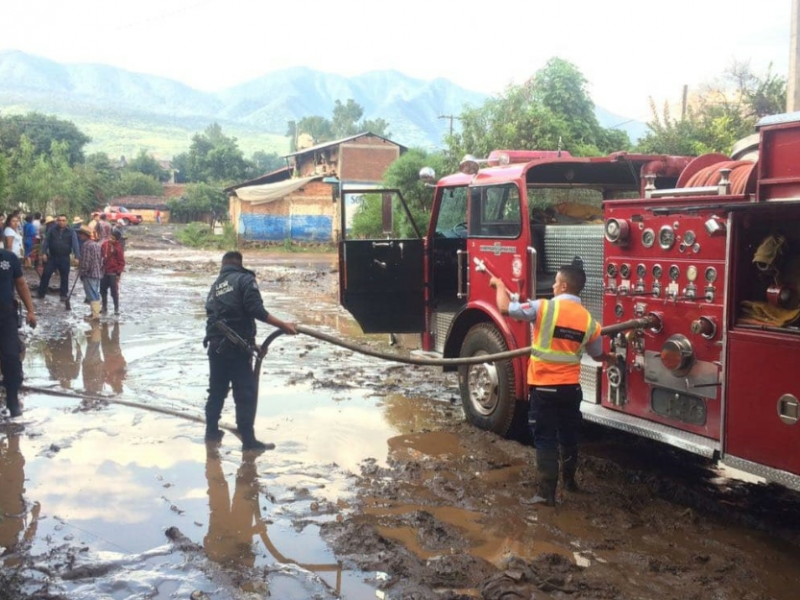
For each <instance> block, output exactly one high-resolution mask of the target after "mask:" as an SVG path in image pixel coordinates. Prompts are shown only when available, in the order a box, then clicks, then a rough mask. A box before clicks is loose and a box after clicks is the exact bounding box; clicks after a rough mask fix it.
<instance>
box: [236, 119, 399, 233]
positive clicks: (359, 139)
mask: <svg viewBox="0 0 800 600" xmlns="http://www.w3.org/2000/svg"><path fill="white" fill-rule="evenodd" d="M405 150H406V148H405V146H401V145H400V144H398V143H396V142H393V141H391V140H389V139H387V138H384V137H382V136H379V135H375V134H373V133H369V132H365V133H359V134H357V135H353V136H350V137H348V138H344V139H341V140H334V141H332V142H326V143H324V144H318V145H316V146H311V147H310V148H305V149H302V150H298V151H297V152H293V153H292V154H289V155H287V156H286V157H285V158H286V159H287V162H288V166H287V167H285V168H283V169H279V170H277V171H273V172H272V173H267V174H265V175H262V176H261V177H258V178H256V179H252V180H250V181H245V182H242V183H240V184H237V185H235V186H232V187H230V188H228V189H227V190H225V191H226V192H227V193H228V194H229V209H230V217H231V222H233V223H234V224H235V226H236V230H237V233H238V234H239V235H240V236H242V237H243V238H245V239H248V240H270V241H282V240H286V239H291V240H297V241H320V242H329V241H336V240H338V239H339V236H340V232H339V218H338V210H339V207H338V204H337V203H336V202H334V197H333V186H332V185H331V184H330V182H331V181H334V182H338V183H339V185H341V186H343V188H344V189H347V187H348V186H351V187H365V186H372V185H378V184H379V183H380V182H381V181H382V180H383V175H384V173H385V172H386V169H387V168H388V167H389V165H391V164H392V163H393V162H394V161H395V160H397V158H398V157H399V156H400V155H401V154H402V153H403V152H405ZM323 180H324V181H323Z"/></svg>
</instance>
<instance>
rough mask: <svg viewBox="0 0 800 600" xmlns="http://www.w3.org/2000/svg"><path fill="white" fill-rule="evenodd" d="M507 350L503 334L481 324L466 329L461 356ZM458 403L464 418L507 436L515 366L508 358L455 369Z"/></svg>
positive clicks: (482, 427) (489, 324)
mask: <svg viewBox="0 0 800 600" xmlns="http://www.w3.org/2000/svg"><path fill="white" fill-rule="evenodd" d="M507 350H508V346H507V345H506V341H505V339H504V338H503V335H502V334H501V333H500V332H499V331H498V330H497V328H496V327H495V326H494V325H492V324H491V323H480V324H478V325H475V326H474V327H473V328H472V329H470V330H469V331H468V332H467V337H466V338H465V339H464V344H463V345H462V346H461V356H462V357H466V356H480V355H482V354H496V353H498V352H505V351H507ZM458 385H459V389H460V391H461V403H462V404H463V406H464V413H465V415H466V417H467V420H468V421H469V422H470V423H472V424H473V425H475V426H476V427H479V428H480V429H485V430H487V431H492V432H494V433H497V434H498V435H506V434H507V433H508V431H509V429H510V428H511V423H512V421H513V420H514V410H515V407H516V401H515V399H514V388H515V385H514V367H513V365H512V364H511V361H510V360H501V361H497V362H494V363H485V364H479V365H462V366H460V367H459V368H458Z"/></svg>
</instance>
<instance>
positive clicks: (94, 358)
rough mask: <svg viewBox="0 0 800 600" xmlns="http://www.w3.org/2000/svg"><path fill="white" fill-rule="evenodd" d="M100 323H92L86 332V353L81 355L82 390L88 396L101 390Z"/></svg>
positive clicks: (102, 373)
mask: <svg viewBox="0 0 800 600" xmlns="http://www.w3.org/2000/svg"><path fill="white" fill-rule="evenodd" d="M100 337H101V332H100V323H98V322H96V321H93V322H92V328H91V329H90V330H89V331H87V332H86V352H85V353H84V355H83V363H82V364H81V367H82V370H83V389H84V390H85V391H86V393H88V394H98V393H99V392H101V391H102V390H103V375H104V372H103V355H102V354H101V353H100Z"/></svg>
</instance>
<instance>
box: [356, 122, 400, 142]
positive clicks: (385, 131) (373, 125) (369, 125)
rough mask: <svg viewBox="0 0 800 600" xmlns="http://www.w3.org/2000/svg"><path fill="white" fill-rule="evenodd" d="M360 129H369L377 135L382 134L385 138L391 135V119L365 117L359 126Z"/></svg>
mask: <svg viewBox="0 0 800 600" xmlns="http://www.w3.org/2000/svg"><path fill="white" fill-rule="evenodd" d="M358 129H359V131H369V132H370V133H374V134H375V135H380V136H383V137H385V138H388V137H391V135H392V134H391V132H390V131H389V121H386V120H385V119H364V120H363V121H361V125H360V126H359V127H358Z"/></svg>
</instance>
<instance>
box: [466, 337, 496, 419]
mask: <svg viewBox="0 0 800 600" xmlns="http://www.w3.org/2000/svg"><path fill="white" fill-rule="evenodd" d="M484 354H487V352H484V351H480V352H476V353H475V355H474V356H481V355H484ZM497 381H498V378H497V368H496V367H495V366H494V363H484V364H480V365H470V366H469V367H468V372H467V386H468V388H469V401H470V402H471V403H472V407H473V408H474V409H475V411H476V412H477V413H479V414H481V415H490V414H492V412H494V410H495V409H496V408H497V401H498V393H497Z"/></svg>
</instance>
